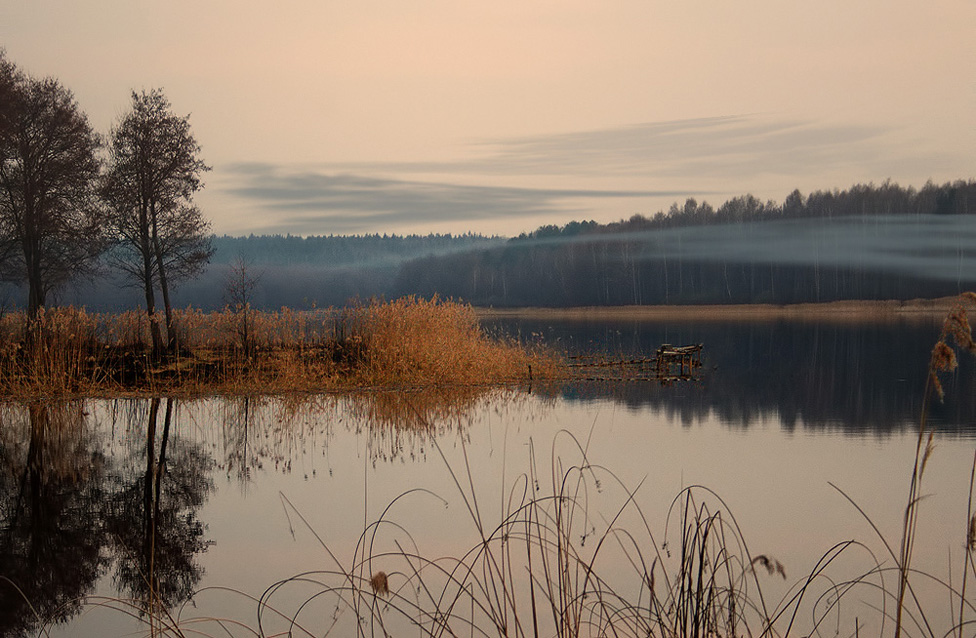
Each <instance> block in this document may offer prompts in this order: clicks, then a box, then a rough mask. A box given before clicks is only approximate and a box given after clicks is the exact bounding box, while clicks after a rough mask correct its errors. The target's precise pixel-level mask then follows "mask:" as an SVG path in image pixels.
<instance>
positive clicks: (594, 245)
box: [65, 180, 976, 310]
mask: <svg viewBox="0 0 976 638" xmlns="http://www.w3.org/2000/svg"><path fill="white" fill-rule="evenodd" d="M974 206H976V182H974V181H972V180H970V181H956V182H947V183H945V184H941V185H936V184H932V183H929V184H926V185H925V186H923V187H922V188H921V189H918V190H916V189H914V188H911V187H908V188H904V187H901V186H898V185H896V184H892V183H890V182H885V183H884V184H881V185H880V186H874V185H858V186H854V187H852V188H850V189H848V190H844V191H839V190H834V191H816V192H814V193H811V194H810V195H808V196H806V197H804V196H802V195H800V194H799V193H798V192H796V191H794V192H793V193H791V194H790V195H789V196H788V197H787V198H786V199H785V200H784V202H783V203H782V204H776V203H774V202H765V203H761V202H760V201H759V200H758V199H757V198H755V197H753V196H751V195H744V196H741V197H736V198H733V199H731V200H729V201H728V202H726V203H724V204H723V205H722V206H720V207H719V208H718V209H717V210H713V209H712V208H711V206H710V205H709V204H707V203H701V204H699V203H698V202H696V201H695V200H688V201H686V202H685V204H684V205H683V206H680V205H678V204H675V205H673V206H671V208H670V210H669V211H668V212H661V213H659V214H657V215H654V216H652V217H644V216H634V217H632V218H630V219H628V220H622V221H619V222H615V223H611V224H597V223H596V222H571V223H569V224H566V225H565V226H562V227H555V226H545V227H542V228H539V229H538V230H536V231H535V232H533V233H529V234H525V235H521V236H519V237H516V238H513V239H508V240H506V239H503V238H499V237H485V236H482V235H475V234H465V235H425V236H420V235H411V236H398V235H361V236H310V237H298V236H289V235H284V236H282V235H271V236H267V235H266V236H249V237H227V236H222V237H214V238H213V239H212V243H213V247H214V254H213V257H212V259H211V263H210V265H209V266H208V267H207V268H206V270H204V271H203V272H202V273H201V274H200V276H199V277H197V278H196V279H194V280H191V281H187V282H185V283H184V284H182V285H181V287H180V288H179V289H178V290H177V292H176V295H175V298H176V300H177V304H178V305H180V306H185V305H192V306H194V307H198V308H203V309H215V308H223V307H224V306H225V305H227V303H228V301H229V300H228V297H227V294H226V288H227V280H228V275H229V274H230V273H231V271H232V270H233V268H234V266H235V264H236V263H237V260H238V259H239V258H240V257H242V256H243V257H244V259H245V263H246V264H247V267H248V269H249V271H250V273H251V274H252V275H253V276H254V277H256V278H257V279H258V282H257V285H256V286H255V288H254V290H253V295H252V298H251V302H252V305H253V306H254V307H256V308H263V309H277V308H281V307H283V306H288V307H293V308H311V307H315V306H318V307H323V306H337V305H343V304H345V303H347V302H348V301H349V300H351V299H356V298H359V299H368V298H372V297H385V298H388V299H389V298H395V297H398V296H401V295H406V294H415V295H420V296H424V297H429V296H432V295H434V294H438V295H440V296H442V297H452V298H456V299H462V300H465V301H468V302H470V303H473V304H477V305H495V306H526V305H535V306H539V305H541V306H579V305H586V306H589V305H629V304H679V303H799V302H808V301H829V300H835V299H908V298H914V297H934V296H942V295H949V294H955V293H957V292H959V291H960V290H965V289H969V288H972V287H973V286H976V281H974V279H976V249H974V248H972V245H974V244H976V237H974V236H973V235H974V234H976V216H974V213H976V209H974ZM967 233H968V234H967ZM970 239H972V240H973V241H972V242H970V241H969V240H970ZM65 301H66V302H69V303H75V304H80V305H87V306H88V307H90V308H93V309H98V310H104V309H114V308H118V307H123V308H131V307H133V306H134V305H135V304H138V303H139V302H140V296H139V292H138V290H137V289H122V290H121V291H120V289H119V288H118V286H117V285H116V284H115V283H110V282H108V281H107V280H100V281H99V282H98V285H96V286H94V287H89V288H84V289H80V290H78V291H77V292H75V293H74V296H70V297H65Z"/></svg>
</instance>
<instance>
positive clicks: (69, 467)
mask: <svg viewBox="0 0 976 638" xmlns="http://www.w3.org/2000/svg"><path fill="white" fill-rule="evenodd" d="M85 417H86V411H85V406H84V403H83V402H80V401H72V402H65V403H42V402H34V403H30V404H28V405H3V406H0V635H4V636H13V635H18V634H21V633H28V632H33V631H36V630H37V629H38V628H39V627H41V626H42V625H46V624H49V623H53V622H61V621H65V620H67V619H68V618H71V617H72V616H74V615H75V614H76V613H78V612H79V611H80V609H81V601H82V597H83V596H84V595H85V594H87V593H89V592H91V591H92V590H93V589H94V587H95V583H96V581H97V579H98V578H99V576H100V575H101V573H102V572H103V571H104V568H105V566H106V564H107V562H108V557H107V556H106V554H105V553H104V551H103V549H104V548H105V546H106V541H107V532H106V530H105V526H104V524H103V518H102V515H101V509H102V502H103V497H104V495H105V492H106V490H107V486H108V482H107V477H108V474H109V468H107V466H106V457H105V455H104V454H103V452H102V450H101V446H100V444H99V440H98V438H97V437H96V435H95V433H94V432H93V429H92V428H91V427H89V424H88V423H87V421H86V418H85Z"/></svg>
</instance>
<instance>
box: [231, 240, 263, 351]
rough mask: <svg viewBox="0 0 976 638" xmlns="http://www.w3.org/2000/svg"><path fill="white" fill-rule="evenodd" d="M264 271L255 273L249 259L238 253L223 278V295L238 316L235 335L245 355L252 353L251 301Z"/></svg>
mask: <svg viewBox="0 0 976 638" xmlns="http://www.w3.org/2000/svg"><path fill="white" fill-rule="evenodd" d="M263 274H264V273H263V272H259V273H255V272H254V269H253V268H252V262H251V260H250V259H248V258H247V257H245V256H244V254H243V253H242V254H239V255H238V256H237V259H235V260H234V262H233V263H231V265H230V271H228V273H227V276H226V278H225V280H224V295H225V298H226V299H227V303H228V305H229V306H230V309H231V310H233V311H234V312H235V313H237V315H238V316H239V317H240V324H239V325H238V327H237V336H238V337H239V338H240V340H241V349H242V350H243V351H244V356H245V357H250V356H251V355H252V354H254V334H253V332H254V331H253V330H252V327H251V323H252V320H251V302H252V301H253V300H254V289H255V288H257V286H258V284H259V283H260V281H261V277H262V275H263Z"/></svg>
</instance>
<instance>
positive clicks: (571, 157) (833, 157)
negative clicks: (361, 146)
mask: <svg viewBox="0 0 976 638" xmlns="http://www.w3.org/2000/svg"><path fill="white" fill-rule="evenodd" d="M897 133H898V131H897V130H896V129H894V128H892V127H885V126H881V125H873V124H872V125H868V124H831V123H825V122H817V121H810V120H777V119H771V118H765V117H759V116H721V117H710V118H699V119H688V120H676V121H668V122H648V123H641V124H634V125H629V126H621V127H614V128H604V129H595V130H588V131H577V132H568V133H557V134H549V135H532V136H525V137H516V138H504V139H499V140H487V141H479V142H474V143H472V144H471V145H470V148H472V149H474V150H475V151H477V152H478V153H479V156H478V157H475V158H472V159H467V160H461V161H456V162H370V163H357V164H348V163H345V164H336V165H334V166H335V167H336V168H345V169H349V170H356V171H372V170H378V171H385V172H390V173H395V174H406V173H473V174H485V175H526V174H529V175H582V176H604V177H607V176H618V177H651V178H658V179H661V178H663V179H668V178H671V179H674V178H683V179H696V180H698V181H699V183H700V184H701V187H702V188H708V187H709V186H708V183H709V182H711V181H712V180H714V179H748V180H750V181H752V180H754V179H755V177H756V176H757V175H769V174H776V175H784V176H794V175H795V176H807V175H810V174H822V173H824V172H825V171H835V170H837V169H838V168H850V170H849V171H848V172H850V173H851V174H852V177H853V178H854V179H860V177H859V175H863V174H865V173H867V174H869V175H875V174H877V175H883V176H890V175H895V174H898V173H900V172H901V170H902V169H903V167H904V166H905V165H907V164H909V163H920V162H929V163H930V164H938V165H940V166H941V165H944V164H946V163H947V162H951V160H952V158H951V157H949V156H941V155H937V154H933V153H929V154H926V155H925V156H924V157H920V156H919V151H918V149H917V148H909V147H906V146H902V145H901V143H899V142H897V141H896V140H895V138H896V137H897V135H896V134H897ZM831 186H832V185H830V184H825V185H824V186H823V187H825V188H829V187H831Z"/></svg>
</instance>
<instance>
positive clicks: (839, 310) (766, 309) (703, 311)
mask: <svg viewBox="0 0 976 638" xmlns="http://www.w3.org/2000/svg"><path fill="white" fill-rule="evenodd" d="M958 300H959V298H958V297H942V298H939V299H911V300H908V301H899V300H888V301H833V302H828V303H803V304H790V305H774V304H730V305H722V304H714V305H694V306H591V307H576V308H485V307H479V308H475V312H476V313H477V314H478V316H479V317H480V318H482V319H508V318H512V319H550V320H566V321H606V320H625V321H636V320H643V321H774V320H790V321H842V322H851V321H865V322H878V323H881V322H888V321H916V322H941V321H942V319H943V318H945V316H946V314H947V313H948V312H949V310H950V309H951V308H952V307H953V305H954V304H956V303H957V302H958Z"/></svg>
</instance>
